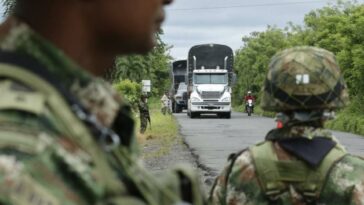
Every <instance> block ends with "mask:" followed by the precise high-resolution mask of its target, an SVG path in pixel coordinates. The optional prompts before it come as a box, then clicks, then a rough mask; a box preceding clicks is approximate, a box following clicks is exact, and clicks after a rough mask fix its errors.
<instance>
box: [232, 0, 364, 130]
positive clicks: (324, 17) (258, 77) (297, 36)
mask: <svg viewBox="0 0 364 205" xmlns="http://www.w3.org/2000/svg"><path fill="white" fill-rule="evenodd" d="M242 40H243V43H244V46H243V47H241V48H240V49H238V50H237V51H236V61H235V72H236V73H237V76H238V81H237V85H236V86H235V88H234V89H233V90H234V99H235V102H234V104H235V105H236V106H239V105H241V104H242V99H243V96H244V94H245V93H246V92H247V91H248V90H251V91H253V94H255V95H256V96H257V97H258V99H257V104H259V96H260V91H261V86H262V85H263V81H264V79H265V76H266V72H267V66H268V63H269V61H270V58H271V57H272V56H273V55H274V54H275V53H276V52H278V51H281V50H283V49H285V48H289V47H293V46H304V45H308V46H317V47H321V48H325V49H327V50H329V51H331V52H333V53H334V54H335V55H336V56H337V60H338V62H339V64H340V67H341V69H342V72H343V75H344V78H345V80H346V82H347V84H348V88H349V93H350V96H351V104H350V105H349V106H348V107H347V108H345V109H343V110H341V111H339V112H338V114H337V118H336V120H333V121H332V122H329V123H328V124H327V127H328V128H331V129H337V130H342V131H348V132H352V133H357V134H361V135H364V89H363V88H364V81H363V79H364V46H363V45H364V44H363V42H364V5H363V4H358V3H356V2H355V1H338V2H337V3H336V4H333V5H328V6H326V7H324V8H321V9H318V10H314V11H311V12H309V13H308V14H307V15H306V16H305V19H304V25H302V26H299V25H293V24H292V23H288V24H287V27H286V28H284V29H281V28H277V27H274V26H268V27H267V29H266V30H265V31H263V32H253V33H251V34H250V35H249V36H245V37H243V39H242ZM256 111H257V112H258V113H259V108H258V109H257V110H256ZM268 114H269V113H268Z"/></svg>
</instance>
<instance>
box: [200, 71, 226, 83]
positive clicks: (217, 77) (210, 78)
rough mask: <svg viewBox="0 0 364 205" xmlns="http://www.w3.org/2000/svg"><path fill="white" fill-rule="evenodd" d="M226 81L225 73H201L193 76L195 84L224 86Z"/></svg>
mask: <svg viewBox="0 0 364 205" xmlns="http://www.w3.org/2000/svg"><path fill="white" fill-rule="evenodd" d="M227 80H228V78H227V74H226V73H208V74H207V73H203V74H195V75H194V83H195V84H226V83H227Z"/></svg>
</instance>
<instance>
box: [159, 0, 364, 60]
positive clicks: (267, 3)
mask: <svg viewBox="0 0 364 205" xmlns="http://www.w3.org/2000/svg"><path fill="white" fill-rule="evenodd" d="M334 2H336V0H275V1H272V0H255V1H248V0H175V1H174V4H173V5H172V6H170V7H169V8H167V20H166V22H165V23H164V26H163V29H164V32H165V34H164V36H163V40H164V41H165V42H166V43H167V44H169V45H172V46H173V48H172V49H171V55H172V57H174V58H175V59H185V58H186V57H187V52H188V49H189V48H190V47H191V46H193V45H196V44H203V43H220V44H226V45H228V46H230V47H232V48H233V50H236V49H238V48H240V47H241V46H242V45H243V44H242V41H241V39H242V37H243V36H245V35H248V34H249V33H251V32H253V31H264V30H265V29H266V28H267V25H275V26H277V27H280V28H284V27H285V26H286V25H287V22H293V23H294V24H303V20H304V16H305V14H307V13H308V12H309V11H311V10H313V9H318V8H322V7H324V6H325V5H327V4H328V3H334ZM358 2H360V3H364V0H358Z"/></svg>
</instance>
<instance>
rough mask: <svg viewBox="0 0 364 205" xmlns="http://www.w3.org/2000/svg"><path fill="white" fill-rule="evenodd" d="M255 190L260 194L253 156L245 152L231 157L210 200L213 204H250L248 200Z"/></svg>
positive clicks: (218, 179)
mask: <svg viewBox="0 0 364 205" xmlns="http://www.w3.org/2000/svg"><path fill="white" fill-rule="evenodd" d="M253 188H254V189H256V191H257V192H259V191H258V190H259V185H258V182H257V178H256V175H255V167H254V164H253V161H252V156H251V154H250V152H249V151H248V150H244V151H242V152H240V153H238V154H235V155H231V156H230V157H229V164H228V166H226V167H225V169H224V171H223V172H222V174H220V176H218V177H217V179H216V182H215V185H214V186H213V188H212V190H211V193H210V198H209V200H210V202H211V203H212V204H229V205H234V204H236V203H238V202H239V204H242V202H243V204H248V202H249V200H246V199H247V198H248V196H249V192H250V191H252V190H250V189H253ZM244 198H245V199H244ZM244 201H245V202H246V203H244Z"/></svg>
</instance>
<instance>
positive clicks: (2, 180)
mask: <svg viewBox="0 0 364 205" xmlns="http://www.w3.org/2000/svg"><path fill="white" fill-rule="evenodd" d="M168 3H170V0H148V1H144V0H130V1H123V0H120V1H105V0H91V1H77V0H76V1H67V0H66V1H64V0H51V1H50V0H17V6H16V8H15V12H14V14H13V15H11V16H10V17H9V18H8V19H7V20H6V21H5V22H4V23H3V24H2V25H1V26H0V48H1V49H0V93H1V99H0V204H1V205H25V204H37V205H38V204H39V205H60V204H64V205H76V204H77V205H80V204H85V205H92V204H95V205H96V204H97V205H121V204H123V205H124V204H128V205H129V204H130V205H143V204H151V205H167V204H168V205H170V204H203V203H204V200H203V198H202V195H201V192H200V191H199V186H198V183H197V182H198V180H197V179H196V177H195V174H194V173H193V172H191V170H190V169H188V168H185V167H180V168H176V169H174V170H171V171H170V172H167V173H166V174H164V177H163V178H155V177H154V176H152V175H150V174H149V173H148V172H146V171H145V169H144V168H143V167H142V166H141V161H140V159H139V156H138V152H137V149H136V141H135V136H134V121H133V119H132V115H131V109H130V106H129V105H128V104H126V103H125V101H124V100H123V98H122V97H121V96H119V95H118V94H117V93H116V92H115V91H114V90H113V89H112V88H111V86H110V85H108V84H107V83H105V82H104V81H103V80H102V79H100V78H98V77H95V76H94V75H99V76H100V75H102V74H104V73H105V72H106V69H104V68H108V67H111V66H112V64H113V61H114V59H115V56H116V55H117V54H128V53H135V52H136V53H145V52H147V51H149V50H150V49H151V48H152V47H153V46H154V44H155V32H156V31H158V30H159V27H160V23H161V22H162V20H163V6H164V5H166V4H168Z"/></svg>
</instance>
